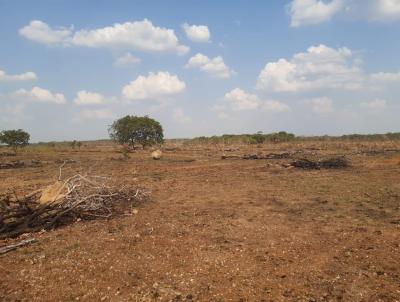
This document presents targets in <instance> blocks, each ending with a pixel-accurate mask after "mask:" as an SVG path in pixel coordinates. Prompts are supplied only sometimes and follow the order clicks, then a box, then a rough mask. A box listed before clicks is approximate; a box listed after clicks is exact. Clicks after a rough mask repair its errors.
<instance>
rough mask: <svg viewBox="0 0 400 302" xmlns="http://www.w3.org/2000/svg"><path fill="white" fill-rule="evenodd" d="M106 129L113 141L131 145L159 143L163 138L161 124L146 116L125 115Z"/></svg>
mask: <svg viewBox="0 0 400 302" xmlns="http://www.w3.org/2000/svg"><path fill="white" fill-rule="evenodd" d="M108 131H109V133H110V137H111V138H112V139H113V140H114V141H116V142H118V143H119V144H128V145H129V146H131V147H135V145H138V144H139V145H142V146H143V148H144V147H146V146H152V145H155V144H161V143H162V142H163V138H164V134H163V129H162V126H161V124H160V123H159V122H158V121H156V120H154V119H152V118H150V117H148V116H143V117H142V116H131V115H127V116H125V117H123V118H120V119H118V120H116V121H115V122H114V123H113V124H112V125H111V126H110V128H109V130H108Z"/></svg>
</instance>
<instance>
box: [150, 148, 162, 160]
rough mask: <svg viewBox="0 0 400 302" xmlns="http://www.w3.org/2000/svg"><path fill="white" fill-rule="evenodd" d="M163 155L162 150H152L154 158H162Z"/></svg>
mask: <svg viewBox="0 0 400 302" xmlns="http://www.w3.org/2000/svg"><path fill="white" fill-rule="evenodd" d="M161 156H162V152H161V150H155V151H153V152H151V157H152V158H153V159H154V160H159V159H161Z"/></svg>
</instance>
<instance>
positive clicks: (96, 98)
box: [74, 90, 105, 105]
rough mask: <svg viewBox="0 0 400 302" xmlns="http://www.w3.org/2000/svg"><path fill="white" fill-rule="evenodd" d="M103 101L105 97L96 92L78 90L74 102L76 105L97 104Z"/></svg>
mask: <svg viewBox="0 0 400 302" xmlns="http://www.w3.org/2000/svg"><path fill="white" fill-rule="evenodd" d="M104 102H105V97H104V96H103V95H101V94H99V93H96V92H89V91H86V90H80V91H78V92H77V93H76V97H75V99H74V103H75V104H77V105H99V104H103V103H104Z"/></svg>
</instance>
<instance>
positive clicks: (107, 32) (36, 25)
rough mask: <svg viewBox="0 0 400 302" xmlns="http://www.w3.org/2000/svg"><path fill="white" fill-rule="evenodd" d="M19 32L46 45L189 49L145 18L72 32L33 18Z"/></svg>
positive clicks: (184, 50) (169, 30)
mask: <svg viewBox="0 0 400 302" xmlns="http://www.w3.org/2000/svg"><path fill="white" fill-rule="evenodd" d="M19 33H20V35H22V36H23V37H25V38H27V39H30V40H32V41H35V42H38V43H43V44H48V45H60V46H81V47H91V48H111V49H115V48H119V49H133V50H139V51H144V52H171V53H177V54H180V55H182V54H185V53H187V52H188V51H189V47H187V46H184V45H181V44H179V41H178V38H177V37H176V35H175V32H174V30H173V29H168V28H163V27H158V26H154V25H153V23H152V22H151V21H149V20H147V19H144V20H142V21H134V22H125V23H115V24H114V25H112V26H107V27H103V28H97V29H92V30H87V29H81V30H77V31H75V32H73V30H72V29H67V28H59V29H53V28H51V27H50V26H49V25H48V24H46V23H44V22H42V21H39V20H34V21H31V22H30V24H29V25H27V26H25V27H23V28H21V29H20V30H19Z"/></svg>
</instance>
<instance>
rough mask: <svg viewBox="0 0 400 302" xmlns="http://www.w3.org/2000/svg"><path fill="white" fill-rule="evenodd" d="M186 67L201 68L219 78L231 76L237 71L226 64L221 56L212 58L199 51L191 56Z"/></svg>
mask: <svg viewBox="0 0 400 302" xmlns="http://www.w3.org/2000/svg"><path fill="white" fill-rule="evenodd" d="M185 68H199V69H200V70H201V71H203V72H206V73H208V74H210V75H211V76H213V77H217V78H222V79H226V78H230V77H231V76H232V75H234V74H235V72H234V71H233V70H232V69H230V68H229V67H228V66H226V64H225V62H224V59H223V58H222V57H221V56H218V57H215V58H213V59H210V58H209V57H207V56H205V55H203V54H201V53H198V54H196V55H194V56H193V57H191V58H190V59H189V61H188V63H187V64H186V65H185Z"/></svg>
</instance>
